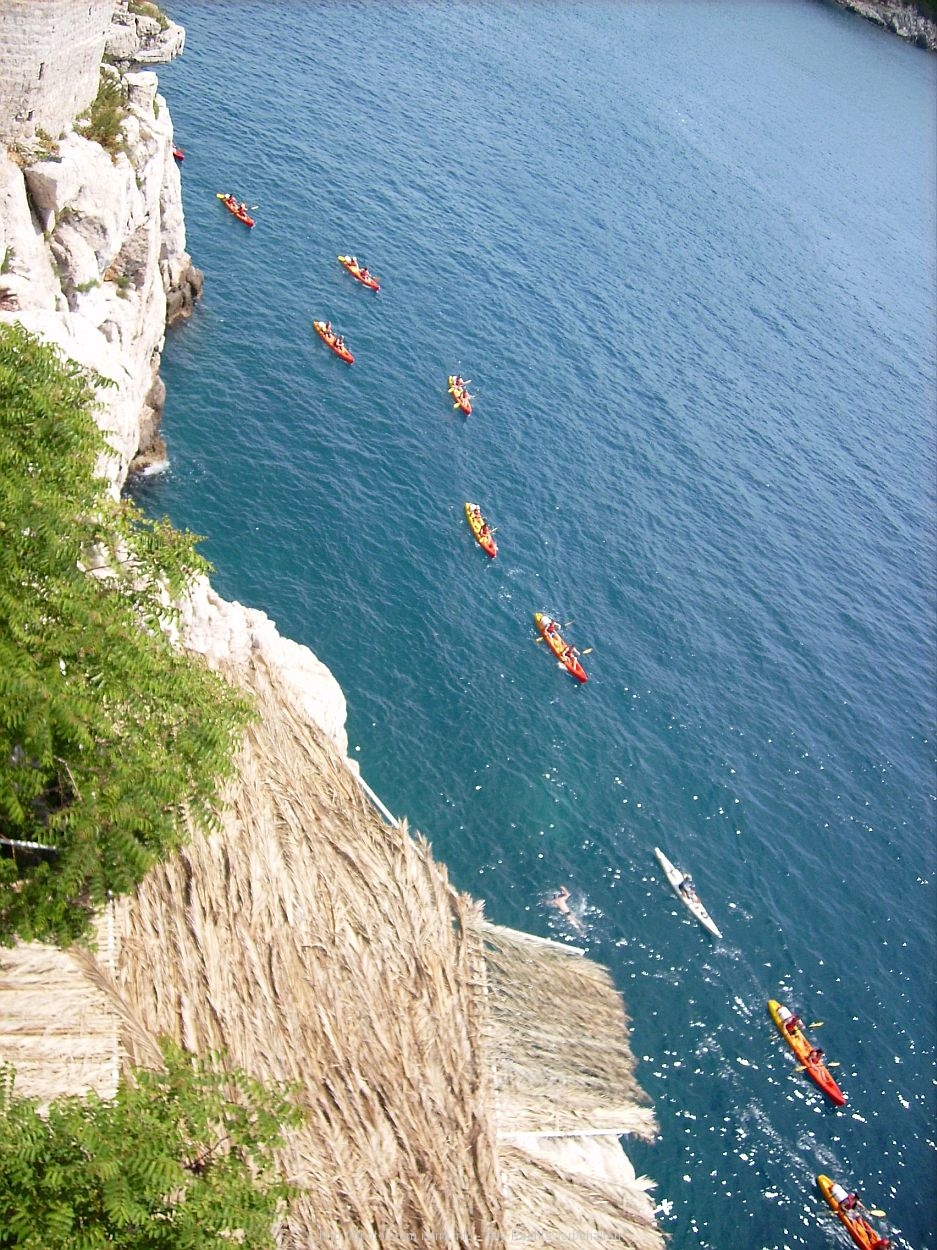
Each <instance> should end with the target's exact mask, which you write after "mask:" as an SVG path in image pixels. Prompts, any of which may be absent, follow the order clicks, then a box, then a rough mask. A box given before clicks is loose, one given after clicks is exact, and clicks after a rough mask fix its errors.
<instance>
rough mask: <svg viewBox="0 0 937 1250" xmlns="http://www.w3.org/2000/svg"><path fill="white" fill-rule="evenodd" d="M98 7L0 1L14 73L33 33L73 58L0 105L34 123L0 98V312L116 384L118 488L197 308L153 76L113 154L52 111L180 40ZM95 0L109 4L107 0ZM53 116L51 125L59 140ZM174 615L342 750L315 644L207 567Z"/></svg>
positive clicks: (175, 32)
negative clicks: (181, 322)
mask: <svg viewBox="0 0 937 1250" xmlns="http://www.w3.org/2000/svg"><path fill="white" fill-rule="evenodd" d="M100 7H101V6H100V5H98V6H97V7H96V6H95V5H88V4H84V5H82V6H78V8H79V9H80V10H81V11H80V12H77V10H76V6H75V5H73V4H66V3H60V2H59V0H52V2H51V3H46V2H45V0H44V3H43V4H42V5H38V6H37V5H35V4H26V5H23V4H14V5H13V7H12V8H11V9H8V8H6V7H4V8H3V9H0V13H2V15H3V21H2V23H0V35H2V33H3V32H4V31H6V34H7V40H6V44H7V49H8V50H10V55H11V56H13V58H14V62H15V64H16V67H17V68H16V74H15V75H14V77H16V78H17V79H24V78H28V79H29V80H30V82H31V80H32V78H33V77H34V76H35V77H36V78H37V80H38V75H39V70H38V69H36V70H35V75H34V74H33V72H32V70H31V69H30V66H29V64H28V56H27V53H26V51H25V49H27V47H28V48H30V49H32V52H31V55H33V56H34V57H35V56H37V55H39V56H45V57H47V58H49V59H48V60H47V61H45V62H40V63H41V64H43V65H45V66H49V67H51V65H52V64H53V61H54V58H55V56H56V55H61V56H62V57H64V58H65V59H66V61H68V63H69V64H71V66H72V70H73V78H72V95H71V97H70V103H69V101H68V100H66V98H65V97H64V94H63V92H64V86H63V85H62V81H61V77H60V75H59V72H58V70H55V71H53V70H52V69H51V68H48V69H46V70H43V78H46V77H48V78H49V81H50V82H54V83H55V84H56V85H55V87H54V89H53V90H52V92H51V95H50V97H49V99H48V100H46V98H45V97H43V96H41V95H39V94H37V93H36V92H35V91H33V90H32V87H30V90H29V92H28V93H27V95H26V96H25V97H23V96H22V95H20V96H17V97H16V98H15V99H14V100H12V102H11V101H9V100H8V101H7V107H8V108H12V107H14V105H16V104H19V108H18V109H17V110H16V111H17V112H18V113H23V114H24V117H25V113H30V114H31V117H32V120H31V122H30V123H29V124H28V125H27V123H26V122H25V120H22V121H20V122H14V121H13V115H12V114H10V113H9V112H8V113H6V114H5V115H4V114H3V113H2V103H3V102H2V100H0V130H3V131H5V133H6V134H7V136H8V138H9V137H10V136H11V135H12V136H13V142H12V144H11V146H10V147H9V148H8V149H7V150H6V151H5V152H4V153H2V154H0V320H17V321H20V322H22V323H23V324H24V325H25V326H26V327H27V328H28V329H29V330H31V331H33V332H34V333H36V334H39V335H41V336H42V337H43V338H45V339H48V340H51V341H52V342H54V343H56V344H58V345H59V346H60V347H61V349H62V350H63V352H64V353H65V354H66V355H67V356H68V357H70V358H71V359H73V360H76V361H78V362H79V363H80V364H82V365H85V366H87V367H89V368H91V369H94V370H95V371H96V372H97V373H99V374H100V375H101V376H102V377H103V378H106V379H108V380H109V381H110V382H111V383H113V385H112V386H108V387H102V388H101V389H100V390H99V393H98V394H99V399H100V405H101V407H100V418H99V419H100V424H101V426H102V428H103V429H104V431H105V433H106V435H107V437H108V441H109V443H110V446H111V447H112V449H113V455H111V456H110V457H108V459H107V461H106V463H103V464H102V465H101V471H102V473H104V474H106V476H107V477H108V479H109V480H110V482H111V483H112V486H113V489H114V491H115V493H117V492H119V491H120V490H121V489H122V488H123V486H124V483H125V481H126V478H127V475H128V473H129V472H130V471H131V470H133V469H137V468H141V467H143V466H144V465H146V464H148V463H152V462H154V461H159V460H160V459H162V458H163V456H164V454H165V453H164V449H163V445H162V442H161V439H160V436H159V423H160V417H161V414H162V408H163V400H164V387H163V383H162V381H161V379H160V376H159V367H160V361H161V356H162V350H163V346H164V342H165V333H166V326H167V324H168V323H170V322H172V321H173V320H175V319H176V318H178V317H184V316H187V315H188V314H189V313H190V312H191V309H192V305H193V302H194V300H195V299H196V298H197V296H198V294H199V291H200V289H201V281H202V280H201V275H200V273H199V272H198V270H196V269H195V268H194V266H193V265H192V262H191V259H190V257H189V255H188V253H187V252H186V239H185V223H184V219H183V214H182V192H181V183H180V177H179V171H178V167H177V166H176V163H175V161H174V159H173V130H172V118H171V116H170V113H169V108H168V106H167V104H166V101H165V100H164V99H163V97H162V96H161V95H160V94H159V92H158V83H157V79H156V75H155V74H153V73H151V72H148V71H136V72H128V73H126V74H125V77H124V81H125V83H126V85H127V87H128V89H129V96H128V100H127V104H126V117H125V120H124V123H123V127H122V142H121V143H120V145H119V149H118V150H116V151H115V152H114V153H113V155H112V154H110V153H108V152H107V151H105V150H104V148H102V147H101V146H100V145H99V144H98V143H97V142H94V141H92V140H91V139H89V138H85V137H83V136H82V134H81V133H80V132H79V130H78V129H76V128H75V126H74V125H73V124H72V123H71V122H70V123H69V124H65V123H64V122H63V120H62V118H63V117H64V116H65V114H66V113H69V111H70V110H71V117H72V119H73V120H74V119H75V118H76V117H77V115H78V113H79V112H80V111H81V110H82V109H83V108H85V107H87V105H88V103H89V102H90V100H91V99H93V98H94V95H95V93H96V91H97V83H98V76H99V72H100V62H101V57H102V56H104V55H105V51H106V52H107V55H108V57H109V58H111V59H118V60H120V61H121V62H124V63H131V64H138V63H139V61H140V60H141V59H146V60H148V61H150V62H153V61H155V60H156V59H158V58H160V57H161V58H162V59H164V60H165V59H168V58H169V57H171V56H174V55H176V53H177V52H179V51H180V50H181V48H182V46H183V44H184V34H183V32H182V30H181V28H180V27H178V26H173V24H172V23H169V24H168V25H166V26H165V27H164V26H162V25H161V24H160V23H159V22H157V21H156V20H155V19H152V18H147V17H140V16H135V15H133V14H131V13H129V12H128V11H127V7H126V2H124V3H123V4H121V5H118V7H117V9H116V12H115V13H114V24H113V27H112V28H108V29H106V30H100V29H99V27H100V13H99V11H98V10H99V9H100ZM105 7H106V8H107V9H108V11H109V12H110V10H111V9H112V7H113V6H112V4H110V3H109V4H108V5H107V6H105ZM40 9H41V10H43V12H44V13H45V16H46V26H44V27H43V28H42V29H43V30H44V35H43V38H41V39H40V38H38V35H37V29H36V28H35V23H34V19H37V18H38V10H40ZM13 18H18V19H20V25H18V26H17V25H15V23H14V22H13ZM14 27H15V30H16V32H17V36H18V37H17V39H16V40H13V39H12V38H11V37H10V36H11V32H12V31H13V30H14ZM56 41H57V43H56ZM73 46H74V47H80V48H81V49H83V51H82V58H83V59H82V60H81V65H82V66H84V65H85V58H86V57H87V56H88V55H90V54H91V53H96V55H97V57H98V60H97V63H96V64H95V65H94V74H93V77H92V76H90V75H89V73H88V72H87V70H86V69H83V70H82V71H81V72H78V69H77V65H78V62H77V61H76V60H75V57H74V55H73V54H72V52H71V51H68V49H71V48H72V47H73ZM11 49H12V50H11ZM56 49H57V50H56ZM89 50H90V51H89ZM2 55H3V47H2V46H0V56H2ZM0 63H2V62H0ZM6 68H7V67H6V65H5V64H4V71H5V72H6ZM27 71H29V72H27ZM24 100H25V101H26V102H28V104H29V105H30V107H29V108H25V104H24ZM24 109H25V112H24ZM4 116H5V118H6V121H5V124H4V123H3V118H4ZM43 121H44V122H45V123H46V124H47V125H46V126H43V124H42V123H43ZM47 126H54V127H56V129H55V131H54V133H55V134H56V136H57V137H56V138H55V139H52V138H51V137H50V134H51V132H50V131H49V130H48V129H47ZM183 620H184V622H185V642H186V645H187V646H189V647H190V649H193V650H196V651H199V652H200V653H202V654H204V655H205V656H206V657H207V659H208V660H209V662H210V663H212V664H213V665H219V664H221V663H224V662H227V663H229V664H232V663H246V662H247V661H248V660H250V659H251V657H253V656H257V655H260V656H262V657H263V658H264V659H265V660H266V662H268V663H269V664H271V665H272V666H274V667H276V668H278V669H280V670H282V672H283V674H284V676H285V678H286V679H287V681H288V682H290V683H291V684H292V686H293V687H294V688H295V695H296V697H297V698H298V700H299V702H300V703H301V705H302V706H303V707H304V708H305V710H306V712H307V714H308V715H310V717H311V718H312V719H313V720H314V721H315V723H316V724H318V725H319V726H320V727H321V728H322V729H324V731H325V732H326V733H327V734H328V735H329V737H330V738H331V739H332V740H333V741H334V742H335V743H336V745H337V746H338V747H339V749H340V750H341V752H342V753H343V754H345V752H346V750H347V740H346V736H345V727H344V726H345V699H344V695H343V694H342V691H341V689H340V687H339V685H338V683H337V682H336V681H335V679H334V678H333V677H332V675H331V673H330V672H329V671H328V669H327V668H326V667H325V666H324V665H323V664H321V663H320V662H319V661H318V660H317V659H316V657H315V656H314V655H313V654H312V652H310V651H309V650H308V649H307V648H305V647H301V646H299V645H298V644H296V643H293V642H291V641H289V640H287V639H284V638H281V637H280V635H279V634H278V633H277V630H276V628H275V626H274V625H273V623H272V622H271V621H270V620H269V619H268V618H267V617H266V616H265V615H264V614H263V613H262V612H258V611H253V610H250V609H246V608H244V607H242V606H241V605H240V604H236V603H235V604H231V603H226V602H225V601H224V600H222V599H221V598H219V597H218V596H217V595H216V594H215V593H214V592H213V591H212V589H211V587H210V586H209V585H208V583H207V582H205V581H201V582H199V583H197V584H196V586H195V587H193V591H192V594H191V595H190V597H189V600H188V602H187V603H186V604H185V605H184V609H183Z"/></svg>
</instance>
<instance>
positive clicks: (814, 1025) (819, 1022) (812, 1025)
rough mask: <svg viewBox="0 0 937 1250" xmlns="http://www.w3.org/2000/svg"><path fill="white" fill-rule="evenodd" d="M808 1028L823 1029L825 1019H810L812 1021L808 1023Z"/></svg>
mask: <svg viewBox="0 0 937 1250" xmlns="http://www.w3.org/2000/svg"><path fill="white" fill-rule="evenodd" d="M807 1028H808V1029H822V1028H823V1021H822V1020H811V1021H810V1023H809V1024H808V1025H807Z"/></svg>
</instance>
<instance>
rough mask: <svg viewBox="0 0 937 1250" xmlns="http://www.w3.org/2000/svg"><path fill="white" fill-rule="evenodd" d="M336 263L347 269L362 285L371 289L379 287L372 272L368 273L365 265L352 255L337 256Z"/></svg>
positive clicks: (378, 288) (375, 289) (377, 289)
mask: <svg viewBox="0 0 937 1250" xmlns="http://www.w3.org/2000/svg"><path fill="white" fill-rule="evenodd" d="M338 263H339V264H340V265H342V266H343V267H344V268H345V269H347V270H348V272H349V273H350V274H351V276H352V277H353V278H357V280H358V281H359V282H360V283H361V284H362V286H366V287H368V289H369V290H371V291H379V290H380V289H381V284H380V282H378V280H377V278H375V276H374V274H373V273H368V268H367V265H359V264H358V261H357V260H356V258H355V257H354V256H339V258H338Z"/></svg>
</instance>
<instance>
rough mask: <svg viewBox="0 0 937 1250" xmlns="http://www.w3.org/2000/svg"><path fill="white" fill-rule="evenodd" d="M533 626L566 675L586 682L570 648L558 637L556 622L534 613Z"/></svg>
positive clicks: (544, 614)
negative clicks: (538, 631)
mask: <svg viewBox="0 0 937 1250" xmlns="http://www.w3.org/2000/svg"><path fill="white" fill-rule="evenodd" d="M534 624H535V625H536V626H537V628H538V629H539V630H540V635H541V637H542V638H543V641H544V642H545V643H546V644H547V646H548V647H549V648H550V650H551V651H552V652H553V654H554V655H555V656H556V658H557V659H558V660H559V662H560V663H561V664H562V665H563V667H564V668H565V669H566V671H567V673H571V674H572V676H573V677H575V678H576V680H577V681H588V678H587V677H586V670H585V669H584V668H583V667H582V665H581V664H580V663H579V660H578V658H577V657H576V656H575V655H574V654H573V649H572V647H570V646H569V644H568V643H566V642H564V641H563V639H562V638H561V637H560V629H559V626H558V625H557V623H556V621H554V620H553V618H552V617H550V616H547V615H546V613H545V612H535V613H534Z"/></svg>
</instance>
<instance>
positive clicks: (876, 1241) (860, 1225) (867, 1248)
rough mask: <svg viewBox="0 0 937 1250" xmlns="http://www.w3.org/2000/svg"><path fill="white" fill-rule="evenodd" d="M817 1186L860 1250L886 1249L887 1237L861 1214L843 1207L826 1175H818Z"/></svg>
mask: <svg viewBox="0 0 937 1250" xmlns="http://www.w3.org/2000/svg"><path fill="white" fill-rule="evenodd" d="M817 1186H818V1187H819V1190H820V1193H821V1194H822V1195H823V1197H824V1198H825V1199H826V1200H827V1202H828V1203H829V1205H830V1207H831V1208H832V1210H833V1211H834V1212H835V1213H836V1217H837V1219H838V1220H839V1222H840V1223H841V1224H842V1225H843V1227H844V1228H845V1229H846V1231H847V1232H848V1233H849V1236H850V1237H851V1238H852V1239H853V1241H854V1242H855V1243H856V1245H857V1246H859V1247H861V1250H887V1247H888V1246H889V1245H890V1244H891V1243H890V1242H889V1241H888V1239H887V1237H882V1236H880V1234H879V1233H877V1232H876V1231H875V1229H874V1228H873V1227H872V1225H871V1224H870V1223H869V1221H868V1220H867V1219H865V1218H863V1216H861V1215H858V1214H856V1213H855V1212H853V1211H846V1210H844V1209H843V1206H842V1203H841V1202H840V1201H839V1199H838V1198H836V1197H835V1196H834V1194H833V1182H832V1181H831V1180H830V1178H829V1177H828V1176H823V1175H822V1174H821V1175H820V1176H818V1177H817Z"/></svg>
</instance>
